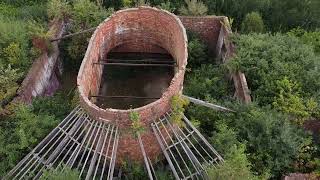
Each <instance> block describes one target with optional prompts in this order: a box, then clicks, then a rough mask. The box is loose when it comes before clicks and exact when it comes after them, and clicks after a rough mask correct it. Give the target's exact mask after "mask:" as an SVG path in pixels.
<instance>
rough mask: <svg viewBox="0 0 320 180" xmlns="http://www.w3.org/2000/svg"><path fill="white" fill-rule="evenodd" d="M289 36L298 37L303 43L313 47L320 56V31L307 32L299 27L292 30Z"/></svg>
mask: <svg viewBox="0 0 320 180" xmlns="http://www.w3.org/2000/svg"><path fill="white" fill-rule="evenodd" d="M287 34H288V35H289V36H295V37H298V38H299V39H300V40H301V41H302V42H303V43H305V44H309V45H311V46H313V47H314V51H315V53H317V54H320V30H316V31H314V32H307V31H306V30H303V29H302V28H300V27H298V28H295V29H292V30H290V31H289V32H288V33H287Z"/></svg>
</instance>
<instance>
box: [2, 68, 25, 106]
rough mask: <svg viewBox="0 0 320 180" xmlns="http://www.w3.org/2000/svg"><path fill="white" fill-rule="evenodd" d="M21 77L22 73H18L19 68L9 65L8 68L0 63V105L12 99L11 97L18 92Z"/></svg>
mask: <svg viewBox="0 0 320 180" xmlns="http://www.w3.org/2000/svg"><path fill="white" fill-rule="evenodd" d="M20 77H21V73H18V70H17V69H13V68H11V66H10V65H8V67H7V68H5V67H3V66H1V65H0V99H1V101H0V105H1V106H2V103H4V101H8V100H10V98H11V97H12V96H13V95H15V94H16V90H17V89H18V87H19V85H18V83H17V80H18V79H19V78H20Z"/></svg>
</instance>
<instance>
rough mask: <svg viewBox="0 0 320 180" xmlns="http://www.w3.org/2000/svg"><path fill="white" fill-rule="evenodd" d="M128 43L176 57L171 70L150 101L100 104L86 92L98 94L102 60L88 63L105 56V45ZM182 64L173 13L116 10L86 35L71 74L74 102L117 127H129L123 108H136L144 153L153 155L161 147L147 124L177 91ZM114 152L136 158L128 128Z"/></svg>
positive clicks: (182, 38)
mask: <svg viewBox="0 0 320 180" xmlns="http://www.w3.org/2000/svg"><path fill="white" fill-rule="evenodd" d="M130 44H132V45H133V46H132V48H133V49H135V51H138V52H148V51H151V50H153V49H152V48H154V47H156V46H158V47H161V48H163V49H165V50H166V51H167V52H168V53H170V54H171V56H172V57H173V58H174V60H175V61H176V64H177V67H176V68H175V75H174V77H173V79H172V81H171V83H170V85H169V87H168V88H167V90H166V91H165V92H164V93H163V95H162V97H161V98H160V99H158V100H156V101H155V102H152V103H150V104H148V105H146V106H143V107H140V108H136V109H132V110H117V109H101V108H99V107H98V106H97V105H95V104H94V103H93V102H92V101H90V100H89V96H90V94H91V95H96V94H98V91H99V86H100V80H101V74H102V71H103V66H101V65H97V64H94V63H96V62H98V61H100V60H104V61H106V62H107V61H108V57H106V55H107V53H108V52H109V51H111V50H113V49H114V48H116V47H120V46H121V45H125V46H124V47H129V45H130ZM149 47H150V48H149ZM118 50H119V49H118ZM125 51H127V50H125ZM186 65H187V37H186V32H185V29H184V27H183V25H182V23H181V22H180V20H179V19H178V18H177V17H176V16H175V15H173V14H171V13H169V12H167V11H162V10H159V9H156V8H150V7H139V8H131V9H126V10H121V11H118V12H116V13H114V14H113V15H112V16H111V17H110V18H108V19H106V20H105V21H104V22H103V23H101V24H100V25H99V26H98V27H97V29H96V31H95V32H94V34H93V35H92V37H91V40H90V42H89V46H88V49H87V52H86V55H85V57H84V59H83V62H82V64H81V67H80V70H79V74H78V79H77V85H78V89H79V94H80V104H81V106H82V107H83V108H85V109H86V111H87V112H88V113H89V114H90V115H91V116H92V117H93V118H94V119H96V120H103V121H108V122H111V123H115V124H117V125H118V126H119V128H120V129H128V128H130V127H131V124H132V122H131V120H130V119H129V113H130V112H131V111H136V112H138V113H139V115H140V121H141V122H142V124H143V125H144V126H145V128H146V132H144V133H143V134H142V135H141V136H142V139H143V141H144V143H145V144H146V146H148V148H146V149H147V150H146V151H147V154H148V156H149V157H150V158H151V159H154V158H156V156H157V155H158V154H159V153H161V151H160V147H159V145H158V143H157V141H156V139H155V137H154V136H153V135H152V134H151V132H150V128H151V127H150V124H151V122H153V121H154V120H157V119H158V118H159V117H160V116H161V115H163V114H164V113H165V112H167V111H168V110H169V109H170V100H171V97H172V96H173V95H175V94H178V93H180V92H181V91H182V86H183V80H184V73H185V68H186ZM118 153H119V157H117V159H119V160H121V159H124V156H129V157H130V158H131V159H133V160H142V153H141V151H140V148H139V146H137V140H136V139H134V138H133V136H132V134H130V133H129V134H127V133H122V134H121V137H120V142H119V149H118Z"/></svg>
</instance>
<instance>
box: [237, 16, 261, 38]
mask: <svg viewBox="0 0 320 180" xmlns="http://www.w3.org/2000/svg"><path fill="white" fill-rule="evenodd" d="M241 31H242V32H244V33H250V32H256V33H262V32H263V31H264V24H263V20H262V17H261V16H260V14H259V13H257V12H251V13H249V14H247V15H246V17H245V18H244V20H243V21H242V24H241Z"/></svg>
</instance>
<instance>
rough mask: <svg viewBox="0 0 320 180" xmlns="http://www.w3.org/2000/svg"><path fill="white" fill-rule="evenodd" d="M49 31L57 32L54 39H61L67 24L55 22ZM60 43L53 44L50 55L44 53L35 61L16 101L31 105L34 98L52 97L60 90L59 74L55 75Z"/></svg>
mask: <svg viewBox="0 0 320 180" xmlns="http://www.w3.org/2000/svg"><path fill="white" fill-rule="evenodd" d="M49 29H50V31H54V32H55V34H54V36H53V38H60V37H61V36H62V34H63V33H64V30H65V24H64V22H63V21H53V22H51V25H50V27H49ZM58 43H59V41H55V42H53V43H52V50H51V51H50V52H51V53H50V54H49V53H47V52H44V53H43V54H42V55H41V56H40V57H38V58H37V59H35V60H34V62H33V64H32V66H31V68H30V69H29V71H28V74H27V76H26V77H25V79H24V80H23V82H22V84H21V86H20V88H19V90H18V92H17V97H16V98H15V99H14V101H23V102H25V103H31V101H32V98H33V97H37V96H41V95H52V94H53V92H54V91H55V90H56V89H57V88H58V86H59V82H58V80H57V77H56V76H57V74H56V73H55V69H56V67H57V62H58V57H59V48H58Z"/></svg>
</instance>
